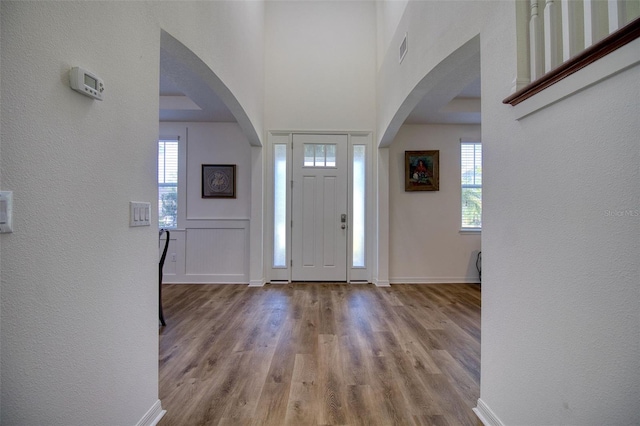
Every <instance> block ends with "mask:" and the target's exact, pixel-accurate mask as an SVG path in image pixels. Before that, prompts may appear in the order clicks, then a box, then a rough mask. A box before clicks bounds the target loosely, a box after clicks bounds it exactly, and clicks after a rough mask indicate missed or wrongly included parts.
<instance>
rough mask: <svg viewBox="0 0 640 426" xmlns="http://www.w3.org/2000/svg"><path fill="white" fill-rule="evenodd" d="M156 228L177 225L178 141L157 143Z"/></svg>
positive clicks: (160, 141)
mask: <svg viewBox="0 0 640 426" xmlns="http://www.w3.org/2000/svg"><path fill="white" fill-rule="evenodd" d="M158 218H159V220H158V226H159V227H160V228H175V227H177V224H178V140H162V139H161V140H159V141H158Z"/></svg>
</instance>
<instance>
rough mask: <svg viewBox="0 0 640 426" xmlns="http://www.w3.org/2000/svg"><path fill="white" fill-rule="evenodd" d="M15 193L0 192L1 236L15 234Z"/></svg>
mask: <svg viewBox="0 0 640 426" xmlns="http://www.w3.org/2000/svg"><path fill="white" fill-rule="evenodd" d="M12 211H13V191H0V234H8V233H11V232H13V224H12V222H13V220H12Z"/></svg>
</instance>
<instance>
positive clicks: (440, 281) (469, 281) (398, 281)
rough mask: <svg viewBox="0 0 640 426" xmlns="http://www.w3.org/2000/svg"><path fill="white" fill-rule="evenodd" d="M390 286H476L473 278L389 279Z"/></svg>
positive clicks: (476, 279) (475, 279) (476, 282)
mask: <svg viewBox="0 0 640 426" xmlns="http://www.w3.org/2000/svg"><path fill="white" fill-rule="evenodd" d="M389 282H390V283H391V284H478V283H480V280H479V279H478V278H475V277H391V278H389Z"/></svg>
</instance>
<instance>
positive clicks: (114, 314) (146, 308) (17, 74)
mask: <svg viewBox="0 0 640 426" xmlns="http://www.w3.org/2000/svg"><path fill="white" fill-rule="evenodd" d="M123 8H126V9H123ZM125 11H126V13H124V12H125ZM145 12H146V7H144V6H141V5H134V6H123V5H118V6H108V5H104V4H100V5H98V4H91V5H89V4H86V3H65V4H60V3H40V2H38V3H7V2H2V100H3V103H2V153H3V156H2V178H3V179H2V185H3V189H5V190H13V191H14V200H15V204H14V232H13V234H8V235H3V236H2V240H3V241H2V243H3V246H4V248H5V250H4V251H3V253H2V266H3V268H2V354H1V370H2V378H3V380H2V392H1V393H2V419H1V420H2V423H3V424H65V425H80V424H86V423H87V422H88V423H92V424H97V425H98V424H102V425H107V424H110V425H113V424H135V423H137V422H138V421H139V420H140V419H141V418H142V417H143V416H144V415H145V412H147V410H149V409H150V408H151V407H152V406H153V404H154V403H156V402H157V400H158V395H157V383H158V382H157V380H158V379H157V367H158V366H157V344H158V340H157V324H158V318H157V284H156V283H157V281H156V279H157V278H156V274H157V266H156V265H157V252H156V251H155V250H154V247H156V246H157V231H156V229H155V227H143V228H129V225H128V224H129V206H128V203H129V201H148V202H153V201H154V193H155V185H154V173H155V169H156V164H155V156H156V154H155V153H156V150H157V148H156V142H155V140H156V138H157V124H156V123H157V109H158V89H157V81H158V60H159V30H158V27H157V25H154V23H153V22H150V20H149V19H148V17H147V13H145ZM87 16H100V17H101V19H99V20H97V21H89V20H87V19H86V17H87ZM106 41H108V42H106ZM141 46H144V48H141ZM96 47H99V49H96ZM141 53H144V54H143V55H141ZM115 58H117V60H116V59H115ZM123 64H126V66H123ZM77 65H80V66H84V67H86V68H88V69H90V70H92V71H94V72H95V73H97V74H98V75H100V76H101V77H102V78H103V79H104V81H105V85H106V92H105V99H104V101H102V102H100V101H94V100H91V99H90V98H88V97H85V96H82V95H80V94H78V93H76V92H74V91H72V90H71V89H70V88H69V84H68V71H69V69H70V67H72V66H77ZM135 75H145V76H146V77H147V79H148V83H146V84H145V83H144V82H143V83H142V84H141V82H140V79H137V78H136V79H132V76H135ZM154 223H155V218H154ZM115 265H117V267H114V266H115Z"/></svg>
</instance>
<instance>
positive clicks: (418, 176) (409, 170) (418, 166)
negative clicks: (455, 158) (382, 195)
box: [404, 150, 440, 191]
mask: <svg viewBox="0 0 640 426" xmlns="http://www.w3.org/2000/svg"><path fill="white" fill-rule="evenodd" d="M439 189H440V151H437V150H436V151H405V152H404V190H405V191H438V190H439Z"/></svg>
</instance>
